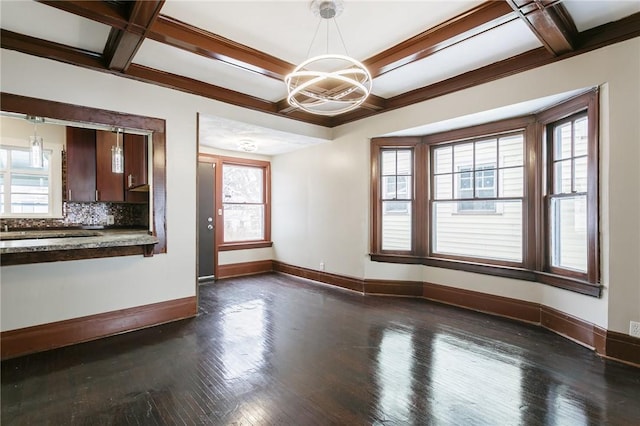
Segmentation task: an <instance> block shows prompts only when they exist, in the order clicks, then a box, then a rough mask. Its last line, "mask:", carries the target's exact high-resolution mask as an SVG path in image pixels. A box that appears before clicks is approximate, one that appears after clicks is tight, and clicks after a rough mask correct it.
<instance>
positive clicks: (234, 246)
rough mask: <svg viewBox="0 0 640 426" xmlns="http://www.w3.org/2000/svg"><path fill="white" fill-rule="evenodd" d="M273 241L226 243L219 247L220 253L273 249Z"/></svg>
mask: <svg viewBox="0 0 640 426" xmlns="http://www.w3.org/2000/svg"><path fill="white" fill-rule="evenodd" d="M272 246H273V242H272V241H247V242H241V243H224V244H221V245H219V246H218V251H231V250H247V249H256V248H265V247H272Z"/></svg>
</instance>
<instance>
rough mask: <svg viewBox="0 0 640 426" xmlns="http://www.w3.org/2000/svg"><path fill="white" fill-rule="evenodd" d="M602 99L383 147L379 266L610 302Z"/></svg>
mask: <svg viewBox="0 0 640 426" xmlns="http://www.w3.org/2000/svg"><path fill="white" fill-rule="evenodd" d="M597 122H598V117H597V90H591V91H589V92H588V93H585V94H583V95H580V96H577V97H575V98H573V99H570V100H568V101H566V102H564V103H562V104H560V105H557V106H555V107H552V108H549V109H547V110H545V111H542V112H540V113H538V114H536V115H531V116H527V117H520V118H515V119H509V120H503V121H500V122H495V123H488V124H485V125H480V126H474V127H470V128H464V129H457V130H453V131H449V132H444V133H439V134H434V135H425V136H423V137H411V138H400V137H394V138H375V139H373V140H372V157H371V158H372V181H371V186H372V227H373V229H372V239H371V258H372V260H374V261H382V262H397V263H421V264H425V265H430V266H438V267H445V268H455V269H461V270H467V271H472V272H479V273H486V274H492V275H499V276H507V277H512V278H519V279H525V280H530V281H539V282H543V283H546V284H550V285H554V286H558V287H561V288H565V289H569V290H573V291H577V292H580V293H584V294H589V295H593V296H599V294H600V286H599V284H598V205H597V200H598V155H597Z"/></svg>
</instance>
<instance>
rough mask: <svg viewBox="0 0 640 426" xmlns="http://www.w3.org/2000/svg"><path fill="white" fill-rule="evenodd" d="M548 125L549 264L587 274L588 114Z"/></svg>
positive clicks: (552, 266)
mask: <svg viewBox="0 0 640 426" xmlns="http://www.w3.org/2000/svg"><path fill="white" fill-rule="evenodd" d="M549 127H550V134H551V135H552V137H551V141H550V145H551V147H550V148H551V149H550V151H551V158H550V164H551V168H550V171H549V172H550V173H549V174H550V180H551V185H550V187H551V191H550V194H549V197H548V200H547V209H548V212H547V214H548V218H549V227H548V228H549V229H548V231H549V248H548V249H549V250H548V252H549V265H550V267H551V268H560V269H565V270H567V271H575V272H578V273H582V274H586V273H587V267H588V250H587V247H588V235H587V217H588V216H587V215H588V209H587V195H588V194H587V189H588V186H587V185H588V167H587V161H588V149H587V147H588V144H587V141H588V134H587V129H588V117H587V114H586V112H585V113H582V114H579V115H577V116H574V117H571V118H569V119H568V120H564V121H562V122H558V123H553V124H550V125H549Z"/></svg>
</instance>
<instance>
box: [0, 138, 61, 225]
mask: <svg viewBox="0 0 640 426" xmlns="http://www.w3.org/2000/svg"><path fill="white" fill-rule="evenodd" d="M0 146H2V147H3V148H9V149H10V148H24V149H29V141H27V140H21V139H17V138H11V137H3V138H2V144H0ZM44 148H45V150H47V151H50V152H51V157H50V158H49V212H48V213H2V214H0V217H2V218H6V219H62V218H63V215H62V145H58V144H53V143H47V141H45V147H44Z"/></svg>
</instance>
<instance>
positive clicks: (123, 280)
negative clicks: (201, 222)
mask: <svg viewBox="0 0 640 426" xmlns="http://www.w3.org/2000/svg"><path fill="white" fill-rule="evenodd" d="M1 55H2V56H1V58H0V59H1V68H0V71H1V74H2V80H1V82H0V83H1V90H2V91H3V92H6V93H13V94H18V95H23V96H31V97H36V98H41V99H47V100H53V101H59V102H66V103H72V104H77V105H85V106H90V107H94V108H102V109H107V110H114V111H120V112H125V113H130V114H140V115H145V116H151V117H156V118H162V119H165V120H166V143H167V253H166V254H161V255H155V256H153V257H151V258H145V257H142V256H126V257H118V258H107V259H91V260H77V261H67V262H56V263H43V264H33V265H20V266H3V267H2V269H1V274H2V282H1V284H0V285H1V287H0V293H1V299H2V301H1V310H2V312H1V316H0V319H1V329H2V331H6V330H12V329H16V328H22V327H28V326H32V325H37V324H43V323H48V322H52V321H60V320H65V319H69V318H75V317H79V316H84V315H92V314H97V313H102V312H109V311H113V310H117V309H124V308H129V307H134V306H140V305H146V304H150V303H155V302H161V301H166V300H172V299H177V298H182V297H189V296H193V295H195V291H196V231H195V219H196V186H195V184H196V162H197V152H198V149H197V146H196V144H197V143H196V141H197V126H196V124H197V113H198V112H201V113H205V114H208V115H219V116H222V117H225V118H229V119H232V120H238V121H245V122H251V123H254V124H257V125H261V126H270V127H272V128H276V129H277V130H281V131H289V132H293V133H298V134H303V135H305V136H311V137H319V138H328V137H329V136H330V131H329V130H328V129H325V128H323V127H319V126H311V125H307V124H304V123H301V122H298V121H293V120H287V119H283V118H280V117H275V116H271V115H268V114H263V113H258V112H255V111H250V110H246V109H243V108H239V107H235V106H231V105H227V104H223V103H220V102H216V101H212V100H209V99H205V98H202V97H198V96H194V95H190V94H185V93H182V92H178V91H174V90H170V89H166V88H162V87H159V86H156V85H151V84H145V83H141V82H137V81H133V80H129V79H125V78H121V77H117V76H114V75H110V74H105V73H100V72H95V71H90V70H86V69H82V68H79V67H75V66H71V65H67V64H62V63H59V62H54V61H50V60H46V59H41V58H36V57H33V56H29V55H25V54H22V53H18V52H14V51H9V50H4V49H3V50H2V53H1ZM260 254H261V255H262V253H260ZM250 256H253V254H251V255H250Z"/></svg>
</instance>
